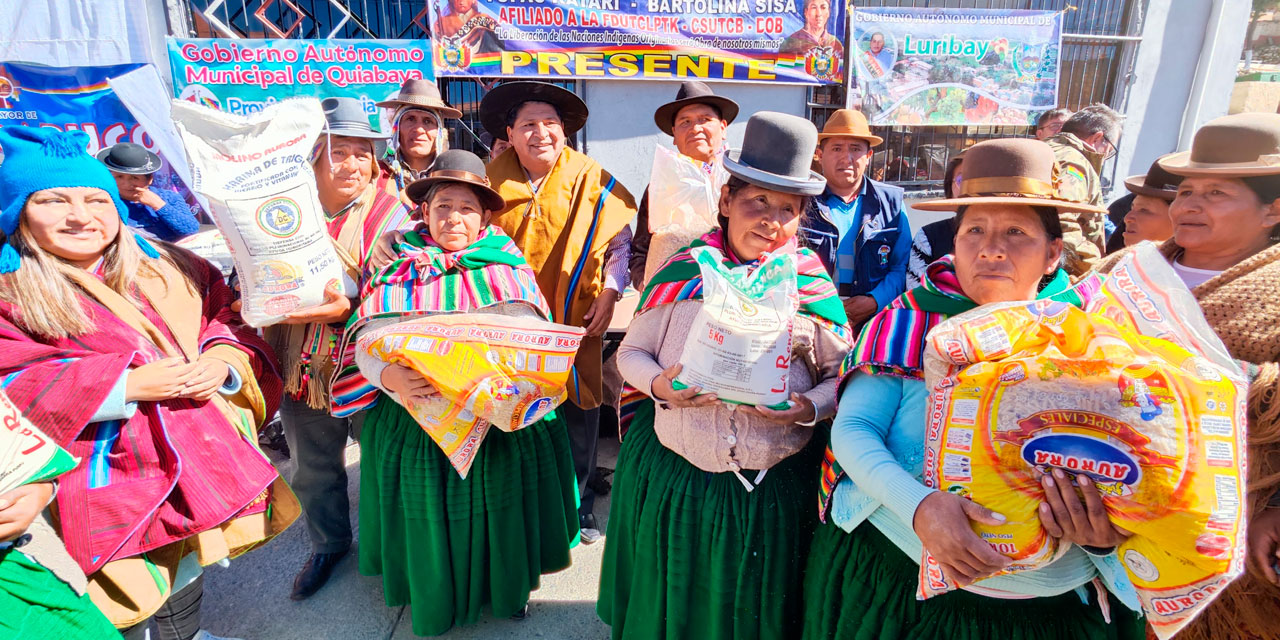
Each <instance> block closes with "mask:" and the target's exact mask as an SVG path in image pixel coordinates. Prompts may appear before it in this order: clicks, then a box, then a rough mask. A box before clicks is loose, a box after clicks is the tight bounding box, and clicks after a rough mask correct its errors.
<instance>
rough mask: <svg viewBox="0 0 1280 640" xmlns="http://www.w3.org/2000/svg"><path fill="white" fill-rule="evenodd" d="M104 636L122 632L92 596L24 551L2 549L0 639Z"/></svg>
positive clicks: (87, 639) (99, 639) (95, 638)
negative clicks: (75, 589)
mask: <svg viewBox="0 0 1280 640" xmlns="http://www.w3.org/2000/svg"><path fill="white" fill-rule="evenodd" d="M11 638H12V639H15V640H16V639H18V638H24V639H25V638H75V639H76V640H82V639H83V640H103V639H109V638H115V639H116V640H119V638H120V633H119V632H118V631H116V628H115V627H114V626H112V625H111V622H109V621H108V620H107V617H106V616H104V615H102V612H101V611H99V610H98V607H96V606H94V604H93V602H92V601H90V600H89V596H88V594H86V595H83V596H77V595H76V592H75V591H74V590H72V589H71V587H70V586H69V585H67V583H65V582H63V581H62V580H59V579H58V577H57V576H55V575H53V573H52V572H50V571H49V570H48V569H45V568H44V567H42V566H40V565H39V564H38V563H37V562H35V561H34V560H32V559H31V558H28V557H27V556H26V554H24V553H22V552H21V551H18V550H14V549H9V550H7V551H0V639H3V640H9V639H11Z"/></svg>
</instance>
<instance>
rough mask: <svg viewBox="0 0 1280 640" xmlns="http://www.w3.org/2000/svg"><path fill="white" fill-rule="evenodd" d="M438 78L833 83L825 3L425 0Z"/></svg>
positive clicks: (837, 48)
mask: <svg viewBox="0 0 1280 640" xmlns="http://www.w3.org/2000/svg"><path fill="white" fill-rule="evenodd" d="M429 11H430V13H431V15H432V17H433V20H432V34H431V35H432V43H433V46H434V53H435V66H436V68H437V69H438V73H439V75H441V76H466V77H482V76H483V77H492V76H502V77H523V78H548V79H567V78H609V79H619V78H641V79H646V80H655V79H677V78H679V79H701V80H736V81H743V82H782V83H801V84H835V83H839V82H842V81H843V80H844V75H845V74H844V71H845V70H844V45H843V42H844V35H845V30H846V29H845V24H846V22H847V20H846V15H847V14H846V12H845V9H844V5H843V3H840V2H832V1H831V0H643V1H640V0H638V1H636V2H626V3H624V2H621V1H620V0H565V1H563V2H556V3H554V4H544V3H543V2H541V0H517V1H515V2H510V1H508V0H429Z"/></svg>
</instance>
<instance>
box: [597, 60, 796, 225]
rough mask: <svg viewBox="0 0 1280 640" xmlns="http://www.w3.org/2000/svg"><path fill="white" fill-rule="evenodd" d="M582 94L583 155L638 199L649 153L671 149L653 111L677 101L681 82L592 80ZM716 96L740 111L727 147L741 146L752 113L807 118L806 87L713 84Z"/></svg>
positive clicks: (646, 174) (649, 163)
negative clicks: (586, 111) (584, 114)
mask: <svg viewBox="0 0 1280 640" xmlns="http://www.w3.org/2000/svg"><path fill="white" fill-rule="evenodd" d="M582 84H583V85H585V88H584V89H583V90H582V91H581V92H580V95H582V97H583V99H584V100H586V102H587V108H588V109H590V110H591V117H590V118H588V119H587V127H586V131H585V132H584V141H585V145H586V148H585V150H586V152H587V153H588V154H589V155H590V156H591V157H592V158H595V159H596V161H597V162H599V163H600V164H601V165H603V166H604V167H605V168H606V169H608V170H609V172H610V173H612V174H613V175H615V176H617V178H618V181H619V182H621V183H622V184H623V185H624V186H626V187H627V189H628V190H630V191H631V193H633V194H635V195H636V199H637V200H639V199H640V194H641V193H642V192H643V191H644V189H645V187H646V186H647V185H648V184H649V171H650V169H651V168H652V167H653V150H654V147H656V146H657V145H659V144H661V145H665V146H666V147H667V148H669V149H674V147H672V145H671V137H670V136H667V135H666V134H664V133H662V132H661V131H659V130H658V127H657V126H656V125H654V123H653V112H654V111H655V110H657V108H658V107H659V106H661V105H662V104H664V103H667V102H670V101H671V100H673V99H675V95H676V91H677V90H678V89H679V88H680V83H679V82H656V81H654V82H650V81H642V80H590V81H586V82H583V83H582ZM712 88H713V89H714V90H715V92H716V93H718V94H721V95H724V96H727V97H729V98H732V99H733V100H735V101H736V102H737V103H738V104H739V105H741V107H742V112H741V113H740V114H739V115H738V119H737V120H736V121H735V122H734V123H733V124H731V125H729V135H728V139H729V147H730V148H733V149H736V148H739V147H740V146H741V145H742V131H743V129H744V128H745V127H746V124H747V119H748V118H750V117H751V114H752V113H755V112H756V111H781V112H783V113H790V114H794V115H798V116H805V115H807V114H806V113H805V96H806V94H807V89H806V88H805V87H802V86H792V85H759V84H741V83H725V82H721V83H716V84H714V85H712Z"/></svg>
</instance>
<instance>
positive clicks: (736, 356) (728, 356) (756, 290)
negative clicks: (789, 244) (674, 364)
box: [672, 247, 800, 407]
mask: <svg viewBox="0 0 1280 640" xmlns="http://www.w3.org/2000/svg"><path fill="white" fill-rule="evenodd" d="M690 255H691V256H693V258H694V261H695V262H697V263H698V268H699V270H701V272H702V308H701V309H699V310H698V315H697V316H695V317H694V319H693V326H692V327H691V328H690V333H689V336H688V337H687V338H685V343H684V351H683V352H681V354H680V364H681V365H683V369H681V371H680V374H679V375H678V376H676V380H674V381H673V383H672V386H673V387H674V388H676V389H687V388H689V387H700V388H701V389H702V392H703V393H714V394H716V395H717V396H718V397H719V398H720V399H721V400H723V401H725V402H732V403H736V404H750V405H757V404H760V405H766V406H769V407H780V406H783V405H785V404H786V402H787V397H788V395H789V394H788V391H787V376H788V372H789V371H790V369H791V322H792V320H793V319H794V318H795V315H796V311H797V310H798V309H799V308H800V295H799V290H798V289H799V287H798V284H797V281H796V260H795V256H794V255H792V254H790V253H783V254H774V255H770V256H768V257H767V258H765V260H764V261H763V262H762V263H761V264H760V265H759V266H756V267H750V266H745V265H744V266H740V267H733V268H730V267H726V266H724V264H723V262H724V254H722V253H720V252H719V251H717V250H715V249H711V248H708V247H699V248H697V249H693V250H692V251H690Z"/></svg>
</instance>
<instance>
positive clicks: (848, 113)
mask: <svg viewBox="0 0 1280 640" xmlns="http://www.w3.org/2000/svg"><path fill="white" fill-rule="evenodd" d="M837 136H848V137H851V138H859V139H862V140H866V141H867V144H869V145H871V146H873V147H874V146H876V145H878V144H880V143H881V142H884V138H881V137H880V136H878V135H875V134H873V133H871V127H870V126H869V125H868V124H867V116H865V115H863V114H862V112H861V111H858V110H856V109H836V111H835V113H832V114H831V117H830V118H827V123H826V124H824V125H822V133H820V134H818V142H819V143H821V142H822V141H823V140H826V139H827V138H834V137H837Z"/></svg>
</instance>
